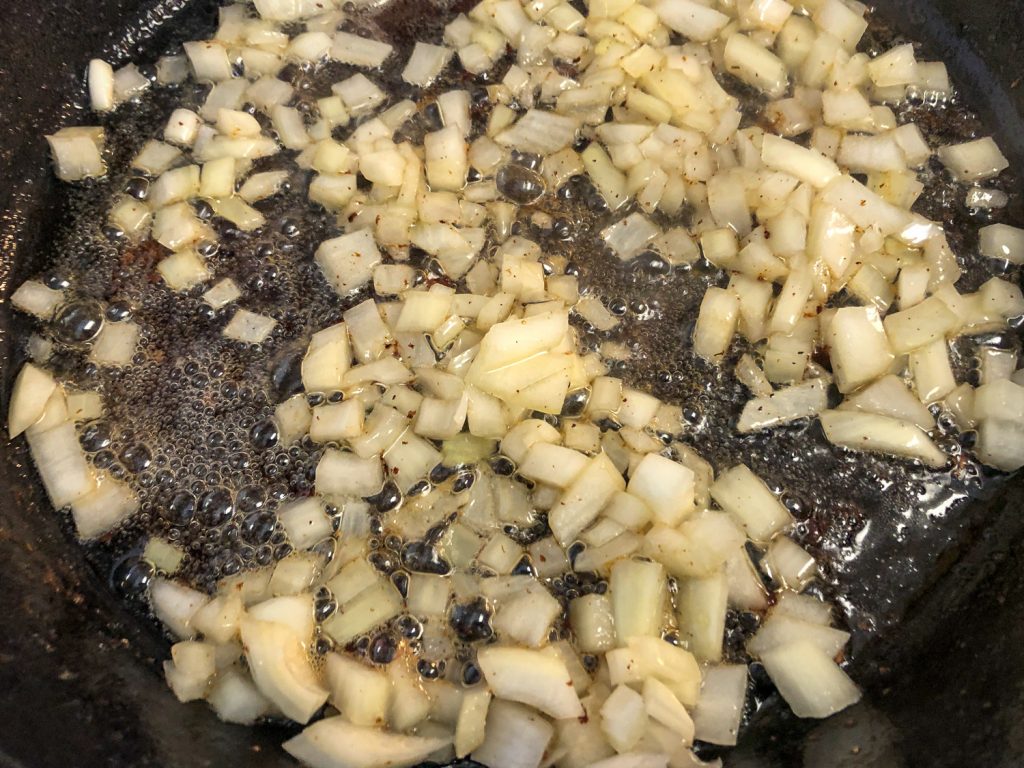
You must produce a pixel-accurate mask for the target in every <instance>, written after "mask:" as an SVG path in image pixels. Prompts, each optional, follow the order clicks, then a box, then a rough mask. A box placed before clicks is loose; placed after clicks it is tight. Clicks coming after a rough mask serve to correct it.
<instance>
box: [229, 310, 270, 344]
mask: <svg viewBox="0 0 1024 768" xmlns="http://www.w3.org/2000/svg"><path fill="white" fill-rule="evenodd" d="M276 325H277V320H275V319H274V318H272V317H267V316H266V315H260V314H257V313H255V312H250V311H249V310H247V309H239V310H236V312H235V314H234V315H232V317H231V320H230V321H229V322H228V324H227V325H226V326H224V331H223V334H224V336H226V337H227V338H229V339H234V340H235V341H241V342H245V343H246V344H261V343H262V342H263V341H265V340H266V338H267V337H268V336H269V335H270V334H271V333H272V332H273V330H274V327H275V326H276Z"/></svg>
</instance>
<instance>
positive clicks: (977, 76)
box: [0, 0, 1024, 768]
mask: <svg viewBox="0 0 1024 768" xmlns="http://www.w3.org/2000/svg"><path fill="white" fill-rule="evenodd" d="M9 5H10V7H8V8H5V11H4V23H3V25H0V104H3V109H2V110H0V172H2V173H0V178H2V179H3V182H2V184H3V186H2V188H0V210H2V211H3V212H2V214H0V248H2V260H0V289H2V296H3V304H2V305H0V361H3V363H0V365H2V366H3V368H2V370H3V387H2V392H3V395H4V402H3V403H0V405H2V407H3V408H4V409H6V396H7V394H8V393H9V391H10V384H11V381H12V380H13V377H14V373H15V372H16V370H17V367H18V365H20V362H21V357H20V354H21V353H20V350H19V345H18V343H17V342H18V339H19V334H21V333H23V332H25V330H26V328H27V326H26V325H25V324H24V323H23V321H22V320H21V319H20V318H16V317H12V316H11V313H10V312H9V308H8V306H7V304H6V297H7V296H9V295H10V292H11V290H13V288H14V287H16V286H17V285H18V284H19V283H20V281H21V280H23V279H25V277H27V276H29V275H32V274H35V273H37V272H38V271H39V270H40V269H41V268H42V263H41V254H44V253H45V252H46V246H47V243H48V242H50V239H51V238H52V235H53V228H54V227H56V226H57V225H56V224H55V221H56V220H57V216H56V212H58V211H59V208H60V195H59V188H58V185H57V184H56V183H55V182H54V181H53V178H52V175H51V174H50V172H49V170H48V167H47V164H46V160H45V146H44V142H43V141H42V138H41V137H42V134H44V133H47V132H50V131H52V130H54V129H55V128H57V127H59V126H60V125H62V124H64V123H78V122H83V121H85V119H86V118H85V116H84V115H82V114H78V113H79V112H81V111H82V107H81V96H82V90H83V89H82V83H81V73H82V72H83V71H84V67H85V63H86V61H87V60H88V59H89V58H90V57H92V56H96V55H103V56H104V57H105V58H107V59H108V60H112V61H114V62H124V61H128V60H131V59H136V58H137V59H139V60H142V61H151V60H153V59H154V58H155V56H156V55H158V54H159V53H160V52H162V51H163V50H164V49H165V48H167V47H168V46H170V45H173V44H175V43H177V42H180V40H181V39H183V38H184V39H188V33H187V30H188V29H197V28H199V29H202V28H204V26H205V29H207V30H209V29H212V28H213V19H214V14H215V5H216V3H215V2H212V0H156V1H154V0H141V1H140V0H102V1H100V0H96V2H91V3H87V2H84V1H83V0H78V1H77V2H70V3H69V2H66V1H62V0H36V2H33V3H24V4H20V3H19V4H9ZM434 12H436V9H434V8H432V7H431V4H430V3H429V2H427V0H405V2H402V13H403V14H404V16H405V19H404V21H405V26H406V27H407V28H409V29H414V28H415V19H416V14H423V13H434ZM878 14H879V15H880V16H881V17H883V18H884V19H886V20H888V21H890V22H891V23H892V24H893V26H894V27H895V28H896V29H898V30H900V31H902V32H904V33H906V34H907V35H908V36H909V37H910V38H911V39H913V40H916V41H921V42H923V43H925V44H926V47H927V48H928V49H930V50H929V53H930V55H931V56H933V57H941V58H942V59H943V60H945V61H946V62H947V64H948V65H949V66H950V69H951V71H952V73H953V75H954V78H955V80H956V82H957V83H958V84H959V85H960V87H961V89H962V92H963V93H964V94H965V96H966V99H967V101H968V102H969V103H970V106H971V107H972V108H974V109H975V110H977V111H978V113H979V114H980V116H981V118H982V120H983V122H984V124H985V125H986V126H987V127H990V128H991V129H992V130H993V131H994V132H995V133H996V135H997V137H998V139H999V143H1000V146H1001V147H1002V148H1003V150H1004V152H1005V153H1006V154H1007V155H1008V156H1009V157H1010V158H1011V160H1012V161H1013V162H1014V164H1015V165H1016V166H1017V167H1021V166H1022V164H1024V121H1022V115H1024V87H1021V88H1018V87H1017V86H1018V84H1019V83H1020V82H1021V78H1022V77H1024V43H1022V39H1021V36H1020V32H1019V28H1018V27H1019V20H1020V19H1021V18H1022V16H1024V0H999V1H998V2H995V3H987V4H974V3H971V4H967V3H962V2H959V0H932V1H931V2H929V1H928V0H899V1H898V2H889V3H886V4H885V5H884V6H883V7H881V8H879V9H878ZM1019 213H1020V212H1019V211H1017V212H1016V214H1015V215H1016V217H1017V218H1018V222H1017V223H1019ZM994 487H995V488H996V490H995V491H993V492H990V493H987V494H985V495H984V496H979V497H978V498H976V499H974V500H973V501H972V502H971V503H970V504H969V505H966V506H963V507H960V508H957V509H956V510H954V512H953V513H952V514H953V515H955V516H956V520H955V521H954V522H953V523H951V524H948V525H947V526H946V527H945V528H943V529H942V535H941V536H939V537H936V536H932V537H931V539H929V540H928V545H927V546H925V545H924V543H922V542H915V543H911V544H910V545H907V548H906V550H905V551H904V550H903V549H901V548H900V547H894V546H889V547H888V548H881V549H879V550H878V551H877V552H876V553H875V554H876V555H877V567H875V568H874V571H873V572H870V571H869V570H865V571H863V572H858V571H856V569H854V571H853V573H852V576H860V577H862V578H863V579H864V582H865V583H864V584H862V585H861V589H862V592H865V593H870V592H871V591H872V590H876V589H877V590H882V591H884V590H885V589H886V582H885V580H884V579H883V578H882V577H883V576H885V575H886V574H889V573H896V572H897V571H898V570H899V568H898V567H897V566H898V565H899V564H900V562H902V561H909V560H911V559H913V558H917V559H918V560H919V561H920V562H925V563H927V566H928V567H927V569H926V570H927V573H928V577H927V579H925V580H924V581H923V582H922V583H919V584H917V585H916V588H915V589H914V591H913V593H912V594H910V595H908V596H906V599H905V604H904V605H903V606H902V610H901V612H900V614H901V618H900V620H899V621H898V622H896V623H895V624H894V625H893V626H892V627H890V628H889V629H887V630H886V631H885V632H882V633H880V634H879V635H874V634H866V635H865V637H864V638H862V639H861V641H860V642H859V646H858V648H857V655H856V657H855V667H854V673H855V676H856V677H857V678H858V679H859V680H861V681H862V682H864V683H865V684H866V686H867V689H868V695H867V697H866V699H865V702H864V703H862V704H861V705H858V706H857V707H856V708H854V709H851V710H849V711H847V712H844V713H843V714H841V715H839V716H837V717H835V718H832V719H831V720H829V721H826V722H823V723H817V724H815V723H805V722H799V721H797V720H795V719H794V718H793V717H792V716H790V715H788V714H787V713H786V712H785V708H784V707H773V706H769V707H766V708H765V709H764V710H762V711H761V712H760V713H759V714H758V715H756V716H755V717H754V718H753V722H752V724H751V726H750V728H749V729H748V730H747V731H746V733H745V735H744V737H743V739H742V741H741V743H740V745H739V747H738V748H737V749H736V750H734V751H733V752H732V753H731V754H729V755H728V757H727V758H726V764H727V765H729V766H736V767H737V768H740V767H744V768H746V767H749V768H754V767H757V768H770V767H774V766H778V767H779V768H789V767H790V766H800V765H804V766H807V767H808V768H826V767H830V768H832V767H834V768H840V767H841V766H865V767H870V768H896V767H897V766H929V767H933V768H943V767H944V766H957V767H958V768H960V767H962V766H986V768H1002V767H1003V766H1005V767H1006V768H1009V767H1010V766H1019V765H1022V764H1024V621H1022V620H1021V616H1022V611H1024V576H1022V575H1021V574H1024V484H1022V483H1020V482H1019V481H1017V482H1013V481H1011V482H1002V483H1000V482H996V483H995V486H994ZM0 493H2V498H0V562H2V564H3V565H2V571H0V765H3V766H5V768H6V767H7V766H10V767H12V768H13V767H14V766H18V767H22V766H24V767H25V768H46V767H47V766H61V767H62V768H63V767H64V766H69V765H70V766H78V767H79V768H93V766H136V767H138V768H143V767H144V766H164V767H166V768H176V767H178V766H181V768H186V767H187V768H195V767H196V766H215V767H219V766H228V765H247V766H260V767H262V766H290V765H293V764H294V763H293V762H292V761H291V760H290V759H289V758H287V757H286V756H284V755H283V753H281V751H280V750H279V748H278V746H277V745H278V744H279V743H280V741H281V739H282V736H283V734H282V733H281V732H280V731H279V730H276V729H272V728H261V729H249V728H241V727H236V726H227V725H223V724H221V723H219V722H218V721H217V720H216V718H215V717H214V715H213V714H212V713H211V712H210V711H209V710H208V709H207V708H206V707H205V706H204V705H201V704H192V705H188V706H183V705H180V704H179V703H178V702H177V701H175V700H174V698H173V696H171V695H170V693H169V692H168V691H167V690H166V687H165V685H164V682H163V680H162V676H161V675H160V674H159V660H160V659H162V658H164V657H165V656H166V652H167V643H166V642H165V640H164V639H163V638H162V637H161V636H160V635H159V634H158V632H157V631H156V630H155V628H154V627H152V626H149V625H147V624H146V623H145V622H141V621H139V619H138V617H137V616H136V615H134V614H132V613H130V612H129V610H128V609H127V608H126V607H125V606H124V605H123V604H122V603H121V602H120V601H119V600H118V599H117V598H116V597H115V596H114V595H113V593H112V592H111V590H110V589H109V588H108V586H107V584H106V583H105V580H104V579H103V578H101V577H100V576H98V575H97V574H96V573H95V572H94V571H92V570H91V569H90V568H89V567H88V566H87V564H86V562H85V560H84V557H83V556H82V554H81V552H80V551H79V550H78V549H77V548H75V547H74V546H72V545H70V543H69V541H68V537H67V533H66V531H64V530H62V529H61V527H60V525H59V523H58V519H57V516H56V515H55V514H54V513H53V512H52V510H50V509H49V508H48V505H47V502H46V500H45V498H44V496H43V494H42V491H41V489H40V488H39V486H38V484H37V483H36V481H35V480H34V477H33V474H32V469H31V466H30V465H29V463H28V458H27V453H26V451H25V449H24V446H23V445H22V444H20V443H19V444H17V445H14V446H7V445H5V446H4V448H3V455H2V459H0ZM870 501H871V500H870V499H867V500H865V503H870ZM876 501H877V502H878V505H877V509H875V510H874V512H875V513H876V515H877V517H878V520H877V523H878V524H879V525H881V526H884V525H885V524H886V522H887V521H886V520H885V519H883V518H884V517H885V514H886V511H887V510H886V505H885V503H884V499H882V498H879V499H877V500H876ZM871 511H872V510H871V509H870V507H869V512H871ZM922 514H923V512H922ZM915 547H916V548H915ZM869 579H878V581H877V583H876V582H871V581H869Z"/></svg>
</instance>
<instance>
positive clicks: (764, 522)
mask: <svg viewBox="0 0 1024 768" xmlns="http://www.w3.org/2000/svg"><path fill="white" fill-rule="evenodd" d="M711 498H713V499H714V500H715V501H716V502H717V503H718V505H719V506H720V507H722V509H724V510H725V511H726V512H728V513H729V514H731V515H732V516H733V517H734V518H735V519H736V520H737V522H739V523H740V525H742V526H743V528H744V530H745V531H746V533H747V535H748V536H749V537H750V539H751V541H753V542H754V543H757V544H763V543H767V542H768V541H770V540H771V538H772V537H773V536H774V535H775V534H776V533H778V532H779V531H781V530H783V529H785V528H786V527H788V526H789V525H790V524H791V523H792V522H793V516H792V515H790V513H789V511H788V510H787V509H786V508H785V506H783V504H782V502H781V501H779V500H778V499H777V498H776V497H775V495H774V494H773V493H772V492H771V491H770V490H768V486H767V485H765V483H764V481H763V480H761V478H759V477H758V476H757V475H755V474H754V473H753V472H751V471H750V469H749V467H747V466H746V465H744V464H738V465H737V466H735V467H733V468H732V469H729V470H727V471H725V472H723V473H722V474H721V475H719V476H718V479H717V480H716V481H715V482H714V484H713V485H712V486H711Z"/></svg>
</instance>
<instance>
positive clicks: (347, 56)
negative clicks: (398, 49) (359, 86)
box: [330, 31, 394, 68]
mask: <svg viewBox="0 0 1024 768" xmlns="http://www.w3.org/2000/svg"><path fill="white" fill-rule="evenodd" d="M392 50H394V49H393V48H392V46H390V45H388V44H387V43H383V42H380V41H378V40H373V39H371V38H368V37H360V36H359V35H353V34H351V33H349V32H341V31H338V32H335V33H334V43H333V45H332V46H331V52H330V56H331V58H332V59H334V60H335V61H340V62H342V63H343V64H352V65H354V66H357V67H371V68H373V67H379V66H380V65H381V64H383V63H384V61H385V60H386V59H387V58H388V56H390V55H391V52H392Z"/></svg>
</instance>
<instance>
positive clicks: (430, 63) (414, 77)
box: [402, 42, 452, 88]
mask: <svg viewBox="0 0 1024 768" xmlns="http://www.w3.org/2000/svg"><path fill="white" fill-rule="evenodd" d="M451 56H452V52H451V49H449V48H445V47H444V46H443V45H431V44H430V43H423V42H417V43H416V45H415V46H414V47H413V49H412V54H411V55H410V56H409V61H408V62H406V65H405V69H403V70H402V79H403V80H404V81H405V82H407V83H409V84H410V85H417V86H419V87H420V88H426V87H428V86H429V85H431V84H432V83H433V82H434V80H436V79H437V78H438V76H439V75H440V74H441V72H442V71H443V70H444V68H445V67H446V66H447V65H448V61H449V60H450V59H451Z"/></svg>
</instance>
